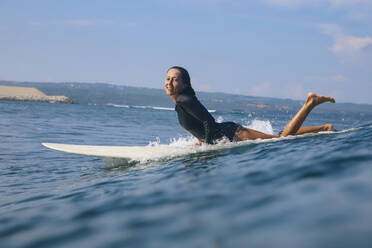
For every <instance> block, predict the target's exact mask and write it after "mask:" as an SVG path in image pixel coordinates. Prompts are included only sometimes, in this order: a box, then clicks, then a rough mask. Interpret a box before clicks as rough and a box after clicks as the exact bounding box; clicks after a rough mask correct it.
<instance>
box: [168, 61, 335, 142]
mask: <svg viewBox="0 0 372 248" xmlns="http://www.w3.org/2000/svg"><path fill="white" fill-rule="evenodd" d="M165 92H166V93H167V95H168V96H170V97H171V98H172V99H173V101H174V103H175V104H176V108H175V110H176V111H177V114H178V120H179V122H180V124H181V126H182V127H183V128H184V129H186V130H187V131H189V132H190V133H191V134H192V135H193V136H195V137H196V138H197V139H198V140H199V142H198V145H200V144H201V142H205V143H208V144H214V143H215V142H216V141H217V140H219V139H221V138H223V137H227V138H228V139H229V140H230V141H242V140H254V139H259V138H260V139H271V138H278V137H281V136H288V135H299V134H304V133H316V132H320V131H332V130H333V125H332V124H325V125H323V126H313V127H301V125H302V123H303V122H304V121H305V119H306V117H307V115H308V114H309V113H310V111H311V110H312V109H313V108H314V107H315V106H317V105H319V104H322V103H324V102H332V103H334V102H335V100H334V99H333V98H331V97H328V96H321V95H317V94H314V93H309V94H308V96H307V100H306V103H305V104H304V105H303V106H302V108H301V109H300V110H299V111H298V112H297V114H296V115H295V116H294V117H293V119H292V120H291V121H290V122H289V123H288V124H287V126H286V127H285V128H284V130H283V132H282V133H281V134H276V135H271V134H265V133H262V132H259V131H256V130H253V129H249V128H245V127H243V126H241V125H240V124H238V123H234V122H223V123H216V122H215V120H214V118H213V116H212V115H211V114H210V113H209V112H208V110H207V109H206V108H205V107H204V106H203V105H202V104H201V103H200V102H199V101H198V99H197V98H196V96H195V92H194V90H193V88H192V87H191V80H190V76H189V73H188V72H187V70H186V69H184V68H182V67H179V66H173V67H171V68H170V69H169V70H168V71H167V76H166V78H165Z"/></svg>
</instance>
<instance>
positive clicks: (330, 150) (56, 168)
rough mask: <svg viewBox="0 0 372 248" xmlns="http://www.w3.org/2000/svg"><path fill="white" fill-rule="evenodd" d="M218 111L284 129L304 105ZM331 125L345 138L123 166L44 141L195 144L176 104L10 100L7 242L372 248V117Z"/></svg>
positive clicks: (3, 131) (315, 118) (1, 108)
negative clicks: (52, 147)
mask: <svg viewBox="0 0 372 248" xmlns="http://www.w3.org/2000/svg"><path fill="white" fill-rule="evenodd" d="M327 104H329V103H327ZM324 105H326V104H324ZM320 107H321V106H320ZM211 112H212V115H213V116H214V117H215V118H216V120H218V121H235V122H239V123H241V124H243V125H244V126H247V127H250V128H253V129H257V130H260V131H264V132H267V133H277V132H279V131H280V130H282V129H283V127H284V126H285V124H286V123H287V122H288V121H289V120H290V118H291V117H292V116H293V114H294V113H295V110H293V111H290V110H289V111H284V110H281V111H279V110H278V111H275V110H273V111H267V110H265V109H258V108H257V109H256V110H255V111H236V110H233V109H231V110H223V111H221V110H219V109H211ZM325 123H333V124H334V126H335V128H336V130H337V131H336V132H328V133H327V132H326V133H321V134H316V135H304V136H300V137H295V138H293V137H292V138H286V139H279V140H269V141H265V142H263V141H256V142H247V143H246V144H243V145H239V146H232V147H229V148H226V149H221V150H213V149H210V147H208V146H206V147H205V151H204V152H201V153H190V154H189V155H187V156H181V157H180V156H172V154H169V157H168V158H167V159H161V160H156V159H153V160H151V159H150V160H148V161H139V162H138V161H137V162H136V161H134V162H131V163H124V162H123V163H120V161H119V162H118V161H115V162H113V161H111V160H106V159H100V158H96V157H89V156H81V155H74V154H67V153H63V152H58V151H54V150H50V149H48V148H45V147H43V146H42V145H41V143H42V142H55V143H68V144H82V145H121V146H147V145H157V144H169V145H170V146H172V145H177V146H183V147H184V149H185V150H188V149H190V150H192V147H193V143H195V139H193V138H192V137H190V135H189V134H187V133H186V132H185V131H184V130H183V129H182V128H181V127H180V126H179V124H178V120H177V116H176V112H175V111H173V110H172V108H164V107H157V106H131V105H120V104H106V105H103V104H99V105H95V104H73V105H67V104H58V103H54V104H53V103H37V102H12V101H1V102H0V141H1V142H0V247H185V248H186V247H187V248H189V247H305V248H306V247H371V244H372V114H371V112H360V111H358V110H357V109H356V110H355V111H331V110H323V111H318V112H317V111H314V112H313V113H311V114H310V115H309V117H308V119H307V121H306V122H305V125H322V124H325ZM226 145H228V144H226ZM221 146H224V144H222V145H221Z"/></svg>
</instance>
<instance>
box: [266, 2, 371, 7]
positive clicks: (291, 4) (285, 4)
mask: <svg viewBox="0 0 372 248" xmlns="http://www.w3.org/2000/svg"><path fill="white" fill-rule="evenodd" d="M261 2H264V3H267V4H269V5H273V6H281V7H300V6H310V5H321V4H322V5H325V4H326V5H330V6H333V7H342V6H351V5H353V6H356V5H372V1H371V0H261Z"/></svg>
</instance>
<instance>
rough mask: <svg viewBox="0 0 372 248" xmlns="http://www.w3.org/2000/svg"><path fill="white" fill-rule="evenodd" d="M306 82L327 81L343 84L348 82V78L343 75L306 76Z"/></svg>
mask: <svg viewBox="0 0 372 248" xmlns="http://www.w3.org/2000/svg"><path fill="white" fill-rule="evenodd" d="M304 80H306V81H312V82H314V81H315V82H316V81H325V82H331V81H334V82H341V81H345V80H347V78H346V77H345V76H343V75H341V74H337V75H333V76H306V77H305V78H304Z"/></svg>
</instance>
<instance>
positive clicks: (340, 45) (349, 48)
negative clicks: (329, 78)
mask: <svg viewBox="0 0 372 248" xmlns="http://www.w3.org/2000/svg"><path fill="white" fill-rule="evenodd" d="M320 29H321V30H322V32H323V33H324V34H326V35H328V36H330V37H331V38H332V39H333V45H332V46H331V47H330V48H329V50H330V51H332V52H333V53H334V54H336V55H355V54H358V53H360V52H361V51H362V50H364V49H366V48H367V47H369V46H371V45H372V37H368V36H366V37H357V36H352V35H346V34H344V32H343V30H342V29H341V28H340V27H339V26H338V25H335V24H321V25H320Z"/></svg>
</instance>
